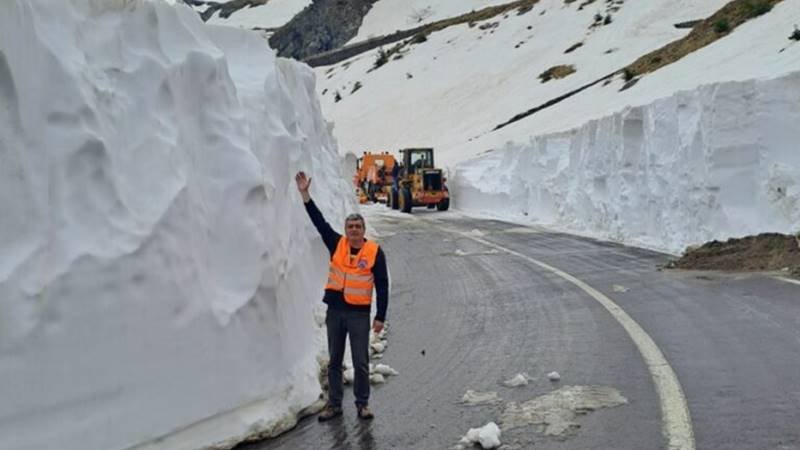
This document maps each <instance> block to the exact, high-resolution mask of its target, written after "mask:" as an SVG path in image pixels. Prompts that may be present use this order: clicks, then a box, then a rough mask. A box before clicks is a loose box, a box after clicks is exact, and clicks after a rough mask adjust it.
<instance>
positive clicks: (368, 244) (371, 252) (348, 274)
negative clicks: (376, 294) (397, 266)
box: [325, 236, 379, 306]
mask: <svg viewBox="0 0 800 450" xmlns="http://www.w3.org/2000/svg"><path fill="white" fill-rule="evenodd" d="M378 248H379V247H378V244H376V243H374V242H372V241H364V245H363V246H362V247H361V250H359V251H358V254H357V255H352V257H351V255H350V242H349V241H348V240H347V237H346V236H342V237H341V238H340V239H339V243H338V244H337V245H336V251H335V252H334V253H333V256H332V257H331V264H330V269H329V270H328V284H326V285H325V289H331V290H334V291H339V292H343V293H344V301H345V302H347V303H349V304H351V305H357V306H368V305H371V304H372V289H373V287H374V286H375V279H374V277H373V276H372V266H374V265H375V258H377V256H378Z"/></svg>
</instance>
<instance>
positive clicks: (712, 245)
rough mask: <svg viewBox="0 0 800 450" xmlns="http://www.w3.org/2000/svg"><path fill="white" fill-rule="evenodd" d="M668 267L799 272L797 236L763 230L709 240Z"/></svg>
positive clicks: (798, 273)
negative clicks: (756, 233) (741, 236)
mask: <svg viewBox="0 0 800 450" xmlns="http://www.w3.org/2000/svg"><path fill="white" fill-rule="evenodd" d="M667 268H670V269H673V268H674V269H691V270H723V271H731V272H748V271H773V270H780V271H783V270H786V269H787V268H788V270H789V272H790V273H791V274H792V275H794V276H800V238H799V237H797V236H792V235H786V234H778V233H765V234H760V235H758V236H748V237H744V238H740V239H729V240H728V241H726V242H720V241H711V242H708V243H706V244H703V245H702V246H700V247H697V248H694V249H689V250H687V251H686V253H684V255H683V256H682V257H681V258H680V259H678V260H676V261H672V262H671V263H670V264H668V265H667Z"/></svg>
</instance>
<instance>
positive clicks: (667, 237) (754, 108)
mask: <svg viewBox="0 0 800 450" xmlns="http://www.w3.org/2000/svg"><path fill="white" fill-rule="evenodd" d="M798 85H800V72H795V73H793V74H790V75H787V76H784V77H782V78H777V79H773V80H752V81H746V82H727V83H717V84H711V85H707V86H702V87H699V88H697V89H695V90H691V91H685V92H678V93H676V94H674V95H672V96H670V97H668V98H665V99H662V100H658V101H655V102H653V103H651V104H648V105H646V106H641V107H635V108H627V109H626V110H624V111H622V112H620V113H616V114H613V115H610V116H608V117H605V118H602V119H599V120H594V121H591V122H588V123H586V124H585V125H583V126H580V127H578V128H576V129H574V130H571V131H568V132H563V133H555V134H546V135H541V136H535V137H532V138H531V139H530V140H529V141H528V142H527V143H510V144H507V145H506V146H505V147H504V148H502V149H501V150H498V151H495V152H491V153H488V154H486V155H484V156H482V157H478V158H475V159H472V160H468V161H465V162H462V163H460V164H458V165H457V166H456V173H455V175H454V176H453V177H452V179H453V183H454V186H452V187H451V188H452V189H453V190H454V191H455V192H454V195H453V198H454V201H455V202H456V203H455V206H456V207H458V208H459V209H462V210H467V211H473V212H479V213H484V214H485V213H489V214H493V215H497V216H502V217H511V218H514V219H517V220H522V221H531V222H537V223H542V224H548V225H554V226H557V227H560V228H565V229H568V230H571V231H577V232H581V233H586V234H589V235H594V236H598V237H602V238H608V239H612V240H618V241H625V242H632V243H637V244H641V245H645V246H650V247H655V248H659V249H662V250H666V251H670V252H680V251H681V250H683V249H684V248H685V247H686V246H687V245H690V244H697V243H700V242H704V241H708V240H711V239H720V238H727V237H730V236H741V235H747V234H753V233H760V232H767V231H776V232H797V231H798V230H800V151H798V145H800V127H797V124H798V123H800V90H798V89H797V86H798Z"/></svg>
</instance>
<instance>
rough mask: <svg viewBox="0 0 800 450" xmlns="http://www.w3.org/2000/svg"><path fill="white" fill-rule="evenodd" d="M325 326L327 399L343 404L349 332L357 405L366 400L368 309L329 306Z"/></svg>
mask: <svg viewBox="0 0 800 450" xmlns="http://www.w3.org/2000/svg"><path fill="white" fill-rule="evenodd" d="M325 325H326V326H327V328H328V354H329V355H330V358H331V361H330V365H329V366H328V385H329V388H330V392H329V396H328V401H329V403H330V404H331V405H332V406H335V407H341V406H342V360H343V359H344V346H345V339H346V337H347V335H348V334H349V335H350V352H351V353H352V354H353V369H354V370H355V383H354V387H353V394H354V395H355V397H356V405H366V404H367V403H368V402H369V329H370V326H369V312H365V311H350V310H340V309H333V308H328V313H327V314H326V316H325Z"/></svg>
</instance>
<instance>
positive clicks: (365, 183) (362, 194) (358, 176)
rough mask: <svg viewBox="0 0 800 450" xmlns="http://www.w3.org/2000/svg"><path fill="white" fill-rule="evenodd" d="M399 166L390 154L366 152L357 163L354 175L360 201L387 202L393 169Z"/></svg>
mask: <svg viewBox="0 0 800 450" xmlns="http://www.w3.org/2000/svg"><path fill="white" fill-rule="evenodd" d="M395 164H397V161H396V160H395V158H394V156H393V155H392V154H390V153H389V152H364V154H363V155H362V156H361V157H360V158H358V162H357V163H356V173H355V175H353V184H355V187H356V192H357V193H358V199H359V202H361V203H367V202H368V201H373V202H383V203H385V202H387V201H388V197H389V190H390V189H391V186H392V182H393V181H394V180H393V179H392V169H393V168H394V165H395Z"/></svg>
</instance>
